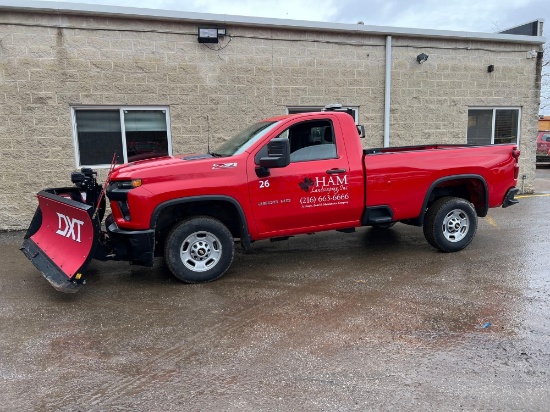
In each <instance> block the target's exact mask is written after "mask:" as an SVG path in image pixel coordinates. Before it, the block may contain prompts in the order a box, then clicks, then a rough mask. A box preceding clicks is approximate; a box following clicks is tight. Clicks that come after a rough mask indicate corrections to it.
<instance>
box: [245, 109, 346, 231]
mask: <svg viewBox="0 0 550 412" xmlns="http://www.w3.org/2000/svg"><path fill="white" fill-rule="evenodd" d="M335 122H337V120H334V122H333V120H331V119H327V118H324V119H318V120H308V121H301V122H299V123H295V124H293V125H291V126H290V127H289V128H287V129H286V130H285V131H284V132H283V133H281V134H279V135H278V136H277V137H288V139H289V141H290V164H289V165H288V166H287V167H283V168H272V169H270V170H269V172H270V175H269V176H268V177H258V176H257V174H256V171H255V169H256V167H257V166H258V165H259V160H260V158H261V157H265V156H267V143H266V145H265V146H264V147H263V148H261V149H260V150H259V151H258V152H257V153H255V155H254V156H250V158H249V163H248V176H249V193H250V200H251V207H252V210H253V213H254V218H255V221H256V224H257V229H258V232H259V234H260V236H261V237H271V236H277V235H278V232H280V234H279V235H281V236H282V235H286V234H293V233H304V232H308V231H314V229H315V227H317V226H323V228H324V229H326V228H330V226H333V225H334V226H339V227H345V226H346V223H347V222H351V221H352V220H353V218H352V217H351V216H349V213H346V211H347V210H348V208H349V203H350V193H351V192H350V188H349V183H350V177H349V176H348V173H349V165H348V157H347V155H346V151H345V146H344V142H343V139H342V136H341V131H340V128H339V127H340V126H339V124H338V123H335ZM334 228H336V227H334Z"/></svg>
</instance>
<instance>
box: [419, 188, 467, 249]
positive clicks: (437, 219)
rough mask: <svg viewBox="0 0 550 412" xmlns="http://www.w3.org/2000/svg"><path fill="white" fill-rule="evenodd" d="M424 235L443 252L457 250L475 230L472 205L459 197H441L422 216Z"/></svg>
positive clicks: (462, 246)
mask: <svg viewBox="0 0 550 412" xmlns="http://www.w3.org/2000/svg"><path fill="white" fill-rule="evenodd" d="M423 229H424V237H425V238H426V240H427V241H428V243H429V244H430V245H432V246H433V247H435V248H436V249H439V250H441V251H443V252H458V251H459V250H462V249H464V248H465V247H466V246H468V245H469V244H470V242H471V241H472V239H473V238H474V236H475V234H476V231H477V214H476V211H475V208H474V206H473V205H472V204H471V203H470V202H468V201H467V200H465V199H462V198H459V197H443V198H441V199H439V200H437V201H436V202H435V203H434V204H433V205H431V206H430V208H429V209H428V211H427V212H426V216H425V218H424V227H423Z"/></svg>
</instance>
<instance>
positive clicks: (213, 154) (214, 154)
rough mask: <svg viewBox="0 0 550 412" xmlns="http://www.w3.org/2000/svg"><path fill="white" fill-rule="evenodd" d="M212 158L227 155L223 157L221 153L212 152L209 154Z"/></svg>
mask: <svg viewBox="0 0 550 412" xmlns="http://www.w3.org/2000/svg"><path fill="white" fill-rule="evenodd" d="M209 154H210V155H211V156H214V157H225V155H222V154H220V153H214V152H210V153H209Z"/></svg>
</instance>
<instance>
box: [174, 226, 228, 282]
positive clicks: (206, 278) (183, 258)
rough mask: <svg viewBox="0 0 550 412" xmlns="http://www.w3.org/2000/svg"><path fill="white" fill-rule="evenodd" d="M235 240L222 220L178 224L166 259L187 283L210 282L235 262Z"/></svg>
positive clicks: (178, 276) (178, 275)
mask: <svg viewBox="0 0 550 412" xmlns="http://www.w3.org/2000/svg"><path fill="white" fill-rule="evenodd" d="M234 251H235V247H234V242H233V236H232V235H231V232H230V231H229V229H227V227H226V226H225V225H224V224H223V223H221V222H220V221H219V220H216V219H213V218H210V217H195V218H191V219H187V220H184V221H182V222H180V223H179V224H177V225H176V226H175V227H174V228H173V229H172V231H171V232H170V233H169V234H168V237H167V238H166V246H165V249H164V258H165V261H166V265H167V266H168V269H170V272H171V273H172V274H173V275H174V276H175V277H177V278H178V279H179V280H181V281H183V282H186V283H201V282H210V281H212V280H215V279H217V278H219V277H220V276H222V275H223V274H224V273H225V272H226V271H227V269H228V268H229V266H230V265H231V262H232V261H233V255H234Z"/></svg>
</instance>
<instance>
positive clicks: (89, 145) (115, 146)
mask: <svg viewBox="0 0 550 412" xmlns="http://www.w3.org/2000/svg"><path fill="white" fill-rule="evenodd" d="M75 117H76V128H77V139H78V151H79V155H80V164H81V165H98V164H110V163H111V161H112V160H113V154H114V153H115V152H116V153H117V154H119V161H118V163H122V162H123V159H122V156H121V155H122V132H121V127H120V111H119V110H77V111H76V113H75Z"/></svg>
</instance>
